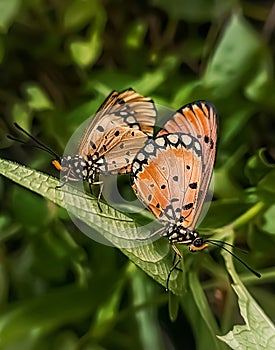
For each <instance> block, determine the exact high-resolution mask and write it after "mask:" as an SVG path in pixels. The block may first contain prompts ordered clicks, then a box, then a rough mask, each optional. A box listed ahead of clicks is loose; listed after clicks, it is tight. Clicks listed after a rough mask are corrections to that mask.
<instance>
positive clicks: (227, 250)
mask: <svg viewBox="0 0 275 350" xmlns="http://www.w3.org/2000/svg"><path fill="white" fill-rule="evenodd" d="M207 242H208V243H211V244H213V245H215V246H217V247H219V248H221V249H223V250H225V251H226V252H227V253H229V254H230V255H232V256H233V258H235V259H236V260H238V261H239V262H240V263H241V264H243V265H244V266H245V267H246V268H247V269H248V270H249V271H250V272H252V273H253V274H254V275H255V276H257V277H258V278H260V277H261V274H260V273H259V272H257V271H255V270H253V269H252V268H251V267H250V266H249V265H248V264H247V263H245V262H244V261H243V260H242V259H240V258H239V257H238V256H237V255H235V254H234V253H232V252H231V251H230V250H229V249H227V248H226V247H224V246H223V245H220V244H218V243H216V240H207ZM218 242H220V243H223V244H226V242H221V241H218ZM227 245H229V246H233V245H231V244H230V243H227ZM233 247H234V246H233Z"/></svg>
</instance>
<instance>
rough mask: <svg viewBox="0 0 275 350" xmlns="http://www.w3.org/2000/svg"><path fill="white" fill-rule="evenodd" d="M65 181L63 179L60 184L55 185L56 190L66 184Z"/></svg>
mask: <svg viewBox="0 0 275 350" xmlns="http://www.w3.org/2000/svg"><path fill="white" fill-rule="evenodd" d="M66 183H67V181H64V182H62V183H61V185H58V186H55V189H56V190H59V189H60V188H62V187H64V186H65V185H66Z"/></svg>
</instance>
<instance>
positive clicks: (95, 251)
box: [0, 0, 275, 350]
mask: <svg viewBox="0 0 275 350" xmlns="http://www.w3.org/2000/svg"><path fill="white" fill-rule="evenodd" d="M273 11H274V9H273ZM271 13H272V12H271V8H270V7H269V5H268V3H266V2H265V3H262V2H260V1H254V2H253V4H252V3H251V2H242V1H238V0H234V1H233V0H232V1H226V2H222V1H218V0H207V1H201V0H196V1H193V0H192V1H185V2H184V5H183V2H182V1H175V2H171V3H170V2H167V1H163V0H150V1H147V2H140V1H132V2H129V1H128V2H127V1H120V2H113V1H110V0H107V1H104V2H103V1H100V0H97V1H84V0H70V1H55V2H47V1H44V0H29V1H25V2H23V1H18V0H9V1H7V0H6V1H2V2H1V4H0V31H1V36H0V76H1V81H0V101H1V103H0V111H1V119H0V147H1V149H0V157H1V161H0V173H1V174H2V175H3V176H2V177H1V178H0V196H1V213H0V257H1V259H0V308H1V314H0V315H1V316H0V347H1V349H4V350H9V349H20V350H21V349H28V350H29V349H31V350H36V349H39V350H41V349H42V350H43V349H45V350H46V349H55V350H61V349H66V350H67V349H72V350H75V349H83V350H84V349H85V350H86V349H130V348H131V349H134V350H135V349H168V348H170V347H172V345H171V344H173V346H174V348H175V349H182V347H183V344H184V347H185V348H188V349H205V344H207V345H208V347H209V348H211V349H228V348H232V349H245V348H247V349H253V350H254V349H265V348H268V349H269V348H270V349H273V348H274V347H275V346H274V336H273V334H274V328H273V325H272V322H271V320H274V318H275V306H274V301H273V300H274V296H273V295H274V278H275V273H274V263H275V260H274V252H273V247H274V243H275V238H274V233H275V219H274V214H275V209H274V208H275V199H274V198H275V196H274V194H275V193H274V192H275V190H274V188H275V186H274V183H275V168H274V166H275V165H274V163H275V162H274V154H275V142H274V128H275V124H274V120H275V114H274V98H273V96H274V95H275V81H274V54H275V52H274V47H275V46H274V33H273V27H274V25H273V17H272V15H271V16H270V17H269V14H271ZM128 87H133V88H134V89H136V90H137V91H138V92H139V93H141V94H144V95H146V96H149V95H150V96H151V97H152V98H153V99H154V101H155V102H156V103H158V104H161V105H164V106H166V107H170V108H174V109H177V108H179V107H180V106H182V105H183V104H185V103H188V102H191V101H194V100H196V99H208V100H210V101H211V102H213V103H214V104H215V105H216V107H217V110H218V114H219V144H218V155H217V161H216V165H215V178H214V180H215V181H214V182H215V191H214V201H213V202H212V204H211V206H210V209H209V211H208V212H207V215H206V217H205V219H204V220H203V221H202V223H201V225H200V227H199V228H198V230H199V231H200V232H201V233H202V235H203V234H205V235H206V236H208V235H211V237H213V238H215V239H221V240H225V241H229V242H234V244H235V245H236V246H239V247H244V248H247V249H248V250H249V254H247V255H245V256H243V254H242V253H241V252H239V251H238V250H237V249H236V250H235V251H234V253H235V254H237V255H238V256H240V257H241V258H242V259H244V260H245V261H246V262H247V263H248V264H249V265H251V266H252V267H253V268H255V269H257V271H259V272H261V274H262V278H261V279H259V280H258V279H257V278H256V277H255V276H254V275H252V274H251V273H250V272H248V271H247V270H246V269H245V267H244V266H242V265H241V264H239V263H238V262H236V264H235V265H236V268H237V271H238V273H236V272H235V270H234V266H233V260H232V257H231V256H230V255H229V254H223V255H222V256H223V257H224V259H225V265H224V263H223V261H224V260H223V259H222V256H221V254H220V251H219V250H218V249H214V247H209V249H208V250H207V251H203V252H201V253H197V254H190V253H189V252H188V250H186V249H183V251H182V253H183V255H184V259H183V260H184V261H183V262H182V263H181V265H180V268H181V269H182V270H183V271H182V272H181V271H174V272H173V273H172V276H171V280H170V283H169V288H170V292H169V293H166V292H165V285H166V279H167V275H168V272H169V270H170V268H171V266H172V262H173V254H172V251H171V248H170V247H169V244H168V243H167V241H166V240H165V239H160V240H157V241H154V242H152V243H149V244H147V243H146V244H144V245H141V246H139V247H135V244H134V243H135V238H136V237H137V236H138V235H140V231H142V237H148V236H149V235H150V233H151V230H150V229H149V228H147V226H144V224H147V223H150V222H151V220H152V216H151V215H150V214H148V213H146V212H144V211H142V212H141V213H135V214H127V213H124V211H125V210H124V209H125V207H127V209H129V208H130V207H131V208H133V207H135V206H136V203H129V202H128V200H135V197H134V194H133V192H132V190H131V188H130V186H129V179H128V177H121V178H120V179H119V180H118V183H119V189H120V193H121V194H122V196H123V198H125V199H127V202H126V203H127V204H126V206H125V204H124V206H123V203H117V202H116V201H115V198H114V196H113V193H112V190H110V191H109V192H110V193H109V195H108V197H110V198H108V201H107V203H104V202H102V203H101V208H102V212H101V211H100V210H99V208H98V204H97V200H96V199H95V198H94V197H93V196H90V195H83V193H79V192H78V190H77V189H75V188H73V187H71V186H65V187H64V188H62V189H57V188H56V186H57V185H58V184H59V181H58V180H57V179H56V177H53V176H51V175H46V174H48V173H51V174H53V169H52V168H51V165H50V160H51V159H50V158H49V156H48V155H46V154H44V153H43V152H42V151H40V150H37V149H34V148H32V147H27V146H24V147H21V146H20V145H19V144H18V143H17V144H16V143H13V142H11V141H10V140H8V139H7V138H6V135H7V134H13V135H16V131H15V130H14V129H13V122H17V123H19V124H20V125H22V126H23V127H24V128H25V129H26V130H28V131H31V132H32V133H33V134H35V135H37V136H38V138H39V139H40V140H41V141H43V142H45V143H46V144H47V145H49V146H50V147H51V148H52V149H54V150H55V151H56V152H57V153H60V154H62V152H63V151H64V149H65V147H66V144H67V142H68V140H69V138H70V136H71V135H72V134H73V132H74V131H75V129H76V128H77V127H78V126H79V125H80V124H81V123H82V122H84V121H85V120H86V119H87V118H88V117H89V116H90V115H92V114H93V113H94V112H95V111H96V109H97V108H98V107H99V105H100V103H101V102H102V101H103V100H104V98H105V97H106V96H107V94H108V93H109V92H110V91H111V90H113V89H116V90H123V89H126V88H128ZM163 121H164V118H163V117H162V115H160V120H159V121H158V126H161V124H162V123H163ZM18 163H21V164H24V165H26V166H22V165H19V164H18ZM39 170H40V171H39ZM54 175H55V176H57V175H58V174H56V173H54ZM8 179H10V180H12V181H10V180H8ZM108 181H109V180H108ZM15 183H17V184H19V185H20V186H17V185H15ZM106 183H107V179H106ZM106 186H108V185H107V184H106ZM110 188H112V186H111V185H110ZM37 194H39V196H38V195H37ZM64 200H65V201H64ZM70 203H71V204H70ZM65 209H69V211H70V212H71V213H73V214H74V217H75V218H77V219H74V222H76V223H77V222H78V221H76V220H82V221H84V222H85V223H86V225H87V227H89V228H90V230H91V235H92V237H101V235H102V236H103V237H104V239H106V240H108V241H112V242H113V243H114V245H117V244H118V243H119V244H121V242H124V243H125V245H126V244H128V245H127V246H125V245H124V247H123V248H121V250H119V249H115V248H113V247H108V246H106V245H104V244H99V243H97V242H96V241H95V240H93V239H91V238H89V237H87V236H86V235H84V234H83V233H82V232H81V230H79V229H78V228H77V227H76V226H74V224H73V222H72V220H71V216H70V215H71V214H70V215H68V213H67V211H66V210H65ZM106 242H107V241H106ZM223 253H225V252H223ZM137 267H139V268H140V269H138V268H137ZM144 272H145V273H144ZM148 276H150V277H148ZM231 281H233V285H232V286H231V285H230V282H231ZM247 288H248V289H249V291H248V289H247ZM252 295H253V297H254V298H253V297H252ZM255 300H257V302H258V303H257V302H256V301H255ZM238 305H239V306H238ZM259 305H261V306H259ZM168 306H169V310H168ZM239 308H240V309H239ZM169 315H170V319H171V320H173V322H172V321H170V320H169ZM272 342H273V343H272ZM170 343H171V344H170ZM226 344H227V345H226Z"/></svg>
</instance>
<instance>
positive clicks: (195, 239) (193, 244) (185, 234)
mask: <svg viewBox="0 0 275 350" xmlns="http://www.w3.org/2000/svg"><path fill="white" fill-rule="evenodd" d="M165 236H167V237H168V239H169V241H170V243H178V244H186V245H188V246H189V250H190V251H191V252H196V251H198V250H203V249H204V248H206V247H207V246H208V244H207V243H206V242H205V241H204V239H203V238H202V237H200V236H199V234H198V232H196V231H192V230H190V229H189V228H186V227H184V219H183V218H181V219H180V220H179V221H178V222H176V223H175V224H173V225H172V224H171V225H170V227H169V228H168V230H167V232H166V234H165Z"/></svg>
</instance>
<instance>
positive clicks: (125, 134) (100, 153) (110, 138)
mask: <svg viewBox="0 0 275 350" xmlns="http://www.w3.org/2000/svg"><path fill="white" fill-rule="evenodd" d="M147 139H148V137H147V135H146V134H144V132H142V131H141V130H137V129H132V128H129V127H115V128H113V129H111V130H109V131H108V132H106V133H105V134H104V137H102V138H100V139H99V140H97V142H96V143H95V144H94V145H93V150H94V152H90V154H89V157H91V158H92V159H93V160H94V162H95V164H96V165H97V168H98V169H99V170H100V171H101V172H102V173H105V174H106V173H108V174H117V173H120V174H124V173H126V172H130V170H131V165H132V162H133V159H134V157H135V155H136V154H137V153H138V151H139V150H140V149H141V148H142V147H143V146H144V144H145V142H146V140H147Z"/></svg>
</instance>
